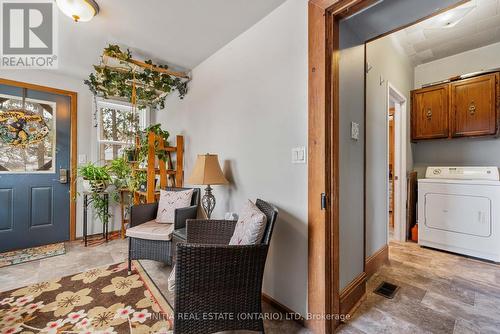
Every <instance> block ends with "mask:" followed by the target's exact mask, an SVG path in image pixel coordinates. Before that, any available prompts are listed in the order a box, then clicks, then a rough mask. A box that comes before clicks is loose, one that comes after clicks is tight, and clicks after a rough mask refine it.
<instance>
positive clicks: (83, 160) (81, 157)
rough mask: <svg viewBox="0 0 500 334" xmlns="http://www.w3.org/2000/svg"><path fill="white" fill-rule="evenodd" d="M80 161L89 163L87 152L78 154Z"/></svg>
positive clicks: (80, 162)
mask: <svg viewBox="0 0 500 334" xmlns="http://www.w3.org/2000/svg"><path fill="white" fill-rule="evenodd" d="M78 163H79V164H84V163H87V156H86V155H85V154H78Z"/></svg>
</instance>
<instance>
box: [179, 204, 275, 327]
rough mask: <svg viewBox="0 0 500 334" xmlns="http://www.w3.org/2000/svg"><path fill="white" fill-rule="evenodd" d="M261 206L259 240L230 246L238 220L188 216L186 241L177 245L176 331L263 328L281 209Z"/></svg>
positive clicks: (267, 205)
mask: <svg viewBox="0 0 500 334" xmlns="http://www.w3.org/2000/svg"><path fill="white" fill-rule="evenodd" d="M256 205H257V207H258V208H259V209H260V210H261V211H262V212H263V213H264V214H265V215H266V217H267V226H266V230H265V233H264V237H263V238H262V242H261V243H260V244H258V245H245V246H233V245H231V246H230V245H228V244H229V240H230V239H231V236H232V235H233V231H234V229H235V225H236V221H227V220H188V221H187V243H180V244H178V245H177V259H176V273H175V282H176V283H175V304H174V305H175V306H174V333H176V334H184V333H189V334H196V333H200V334H201V333H203V334H206V333H214V332H219V331H226V330H240V329H245V330H253V331H260V332H264V322H263V319H262V316H258V315H262V302H261V296H262V279H263V275H264V266H265V263H266V257H267V251H268V248H269V242H270V240H271V235H272V232H273V228H274V223H275V221H276V217H277V215H278V211H277V210H276V208H275V207H273V206H272V205H270V204H269V203H267V202H264V201H262V200H260V199H258V200H257V203H256ZM242 315H246V317H241V316H242ZM211 316H213V317H212V319H210V317H211Z"/></svg>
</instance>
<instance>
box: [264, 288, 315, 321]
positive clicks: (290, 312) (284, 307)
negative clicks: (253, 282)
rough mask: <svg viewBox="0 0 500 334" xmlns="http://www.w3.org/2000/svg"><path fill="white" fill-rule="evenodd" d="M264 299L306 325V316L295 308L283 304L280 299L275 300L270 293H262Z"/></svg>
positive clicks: (281, 311)
mask: <svg viewBox="0 0 500 334" xmlns="http://www.w3.org/2000/svg"><path fill="white" fill-rule="evenodd" d="M262 300H263V301H265V302H266V303H268V304H269V305H271V306H272V307H274V308H275V309H276V310H278V311H279V312H280V313H282V314H287V315H288V316H289V318H290V319H291V320H294V321H295V322H297V323H299V324H300V325H301V326H302V327H305V320H304V317H303V316H302V315H301V314H300V313H298V312H295V311H294V310H292V309H290V308H289V307H287V306H285V305H283V304H281V303H280V302H279V301H277V300H275V299H274V298H272V297H271V296H269V295H266V294H265V293H263V294H262Z"/></svg>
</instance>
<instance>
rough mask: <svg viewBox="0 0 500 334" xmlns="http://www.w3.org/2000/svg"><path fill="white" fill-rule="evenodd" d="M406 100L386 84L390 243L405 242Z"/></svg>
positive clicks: (388, 229)
mask: <svg viewBox="0 0 500 334" xmlns="http://www.w3.org/2000/svg"><path fill="white" fill-rule="evenodd" d="M406 105H407V103H406V97H405V96H404V94H402V93H400V92H399V91H398V90H397V89H396V88H395V87H394V85H392V84H391V83H390V82H389V83H388V84H387V106H388V109H387V131H388V140H387V143H388V150H387V151H388V153H389V156H388V163H387V175H388V180H389V182H388V185H387V186H388V191H387V194H388V195H389V198H388V201H387V203H388V208H387V214H388V218H387V221H388V228H387V232H388V236H387V240H396V241H406V235H407V231H406V225H407V223H406V197H407V196H406V151H407V146H408V140H407V134H406V133H407V131H406V129H407V126H406V124H407V119H408V117H407V109H406Z"/></svg>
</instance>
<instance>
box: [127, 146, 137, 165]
mask: <svg viewBox="0 0 500 334" xmlns="http://www.w3.org/2000/svg"><path fill="white" fill-rule="evenodd" d="M125 159H127V161H128V162H136V161H137V151H136V150H135V149H133V150H126V151H125Z"/></svg>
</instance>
